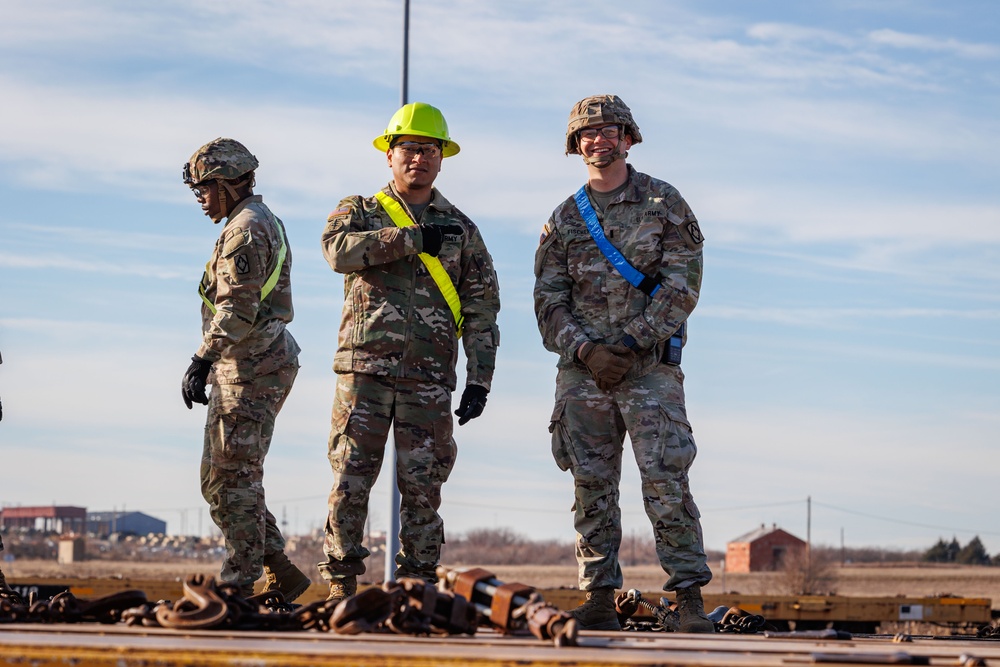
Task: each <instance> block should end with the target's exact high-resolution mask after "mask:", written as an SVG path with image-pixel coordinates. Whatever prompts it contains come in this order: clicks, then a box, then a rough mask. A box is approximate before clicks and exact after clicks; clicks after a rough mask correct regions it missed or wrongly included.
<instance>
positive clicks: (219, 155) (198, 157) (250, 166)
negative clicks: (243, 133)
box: [183, 137, 260, 222]
mask: <svg viewBox="0 0 1000 667" xmlns="http://www.w3.org/2000/svg"><path fill="white" fill-rule="evenodd" d="M259 165H260V163H259V162H258V161H257V158H256V157H254V155H253V153H251V152H250V151H249V150H247V147H246V146H244V145H243V144H241V143H240V142H238V141H236V140H235V139H227V138H225V137H219V138H218V139H213V140H212V141H210V142H208V143H207V144H205V145H204V146H202V147H201V148H199V149H198V150H196V151H195V152H194V155H192V156H191V159H190V160H188V161H187V162H185V163H184V173H183V178H184V183H185V184H186V185H188V186H189V187H192V188H193V187H195V186H197V185H200V184H202V183H204V182H205V181H209V180H216V181H218V182H219V206H220V209H221V212H220V215H218V216H217V217H213V218H212V220H213V221H214V222H219V221H220V220H222V218H223V217H225V215H226V211H227V205H226V192H227V191H228V192H229V195H230V196H231V197H232V198H233V201H234V202H235V201H238V200H239V195H238V194H237V193H236V188H238V187H242V186H244V185H247V184H248V183H249V184H250V187H251V188H252V187H253V185H254V173H253V172H254V170H255V169H257V167H258V166H259ZM240 179H242V180H240Z"/></svg>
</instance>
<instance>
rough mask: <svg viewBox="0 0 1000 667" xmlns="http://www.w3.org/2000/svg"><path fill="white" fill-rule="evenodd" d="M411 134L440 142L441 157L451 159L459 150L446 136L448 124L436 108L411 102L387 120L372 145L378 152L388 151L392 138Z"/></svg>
mask: <svg viewBox="0 0 1000 667" xmlns="http://www.w3.org/2000/svg"><path fill="white" fill-rule="evenodd" d="M404 134H411V135H414V136H417V137H430V138H432V139H438V140H439V141H440V142H441V155H442V156H443V157H451V156H452V155H457V154H458V151H459V150H461V149H460V148H459V147H458V144H456V143H455V142H454V141H452V140H451V137H449V136H448V123H447V122H445V120H444V115H443V114H442V113H441V111H440V110H438V108H437V107H432V106H431V105H429V104H424V103H423V102H411V103H409V104H407V105H405V106H403V107H401V108H400V109H399V111H397V112H396V113H394V114H393V115H392V118H390V119H389V125H388V126H386V128H385V132H383V133H382V134H380V135H379V136H377V137H375V140H374V141H372V145H373V146H375V148H377V149H378V150H379V151H381V152H383V153H384V152H386V151H387V150H389V144H390V143H392V138H393V137H398V136H401V135H404Z"/></svg>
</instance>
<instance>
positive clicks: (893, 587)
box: [3, 560, 1000, 609]
mask: <svg viewBox="0 0 1000 667" xmlns="http://www.w3.org/2000/svg"><path fill="white" fill-rule="evenodd" d="M299 566H300V567H302V568H303V570H305V571H307V573H308V574H310V575H311V576H312V577H313V580H314V581H316V582H320V581H321V580H320V578H319V575H318V573H317V572H315V570H313V571H309V570H308V569H307V566H306V565H305V564H303V563H299ZM482 567H485V568H486V569H488V570H490V571H492V572H494V573H495V574H496V576H497V578H499V579H500V580H502V581H517V582H521V583H525V584H529V585H531V586H535V587H537V588H542V589H545V588H575V587H576V568H575V567H571V566H534V565H517V566H513V565H496V566H490V565H483V566H482ZM3 570H4V572H5V573H6V575H7V577H8V579H11V580H14V581H16V580H18V579H23V578H31V577H46V578H48V577H125V578H130V579H159V578H169V579H183V578H184V577H185V576H186V575H189V574H194V573H199V572H200V573H204V574H210V575H215V574H217V573H218V571H219V564H218V563H205V562H197V563H184V562H180V563H147V562H134V563H130V562H120V561H99V560H92V561H84V562H81V563H74V564H72V565H59V564H58V563H56V562H55V561H50V560H17V561H14V562H10V563H4V564H3ZM373 574H376V575H377V574H380V573H373ZM624 574H625V588H638V589H639V590H641V591H644V592H647V593H653V592H655V591H658V590H659V589H660V588H661V587H662V584H663V581H664V577H663V573H662V572H661V571H660V570H659V568H658V567H655V566H640V567H627V568H625V569H624ZM829 574H830V578H829V580H828V581H827V582H826V583H827V584H828V585H827V587H826V589H825V590H823V592H826V593H831V594H837V595H848V596H907V597H937V596H945V595H951V596H957V597H977V598H989V599H991V600H992V601H993V608H994V609H1000V567H977V566H959V565H953V566H949V565H927V564H921V565H915V564H913V565H908V566H898V565H897V566H883V567H875V566H848V567H833V568H831V569H830V571H829ZM372 581H375V580H374V579H373V580H372ZM705 592H706V593H723V592H737V593H743V594H756V595H781V594H788V593H792V592H793V591H791V590H789V586H788V577H787V575H785V574H784V573H781V572H768V573H764V572H761V573H751V574H733V573H726V574H722V573H719V572H717V573H716V577H715V579H714V580H713V581H712V583H711V584H709V586H708V587H707V588H706V590H705Z"/></svg>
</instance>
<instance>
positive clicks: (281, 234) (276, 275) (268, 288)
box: [198, 220, 288, 315]
mask: <svg viewBox="0 0 1000 667" xmlns="http://www.w3.org/2000/svg"><path fill="white" fill-rule="evenodd" d="M274 226H275V227H277V228H278V238H280V239H281V247H280V248H279V249H278V263H277V264H276V265H275V266H274V271H271V275H269V276H268V277H267V281H266V282H265V283H264V286H263V287H261V288H260V300H261V301H263V300H264V299H266V298H267V295H268V294H270V293H271V292H272V291H273V290H274V286H275V285H277V284H278V279H280V278H281V267H283V266H284V265H285V256H286V255H288V244H287V243H285V231H284V230H283V229H282V228H281V225H280V224H278V221H277V220H275V221H274ZM211 263H212V262H211V260H209V261H208V262H206V263H205V275H204V277H202V279H201V283H199V284H198V294H199V295H201V300H202V301H204V302H205V305H206V306H208V309H209V310H210V311H212V314H213V315H215V313H217V312H218V309H216V307H215V304H214V303H212V301H211V300H210V299H209V298H208V295H207V294H205V283H206V282H208V281H207V278H208V269H209V265H210V264H211Z"/></svg>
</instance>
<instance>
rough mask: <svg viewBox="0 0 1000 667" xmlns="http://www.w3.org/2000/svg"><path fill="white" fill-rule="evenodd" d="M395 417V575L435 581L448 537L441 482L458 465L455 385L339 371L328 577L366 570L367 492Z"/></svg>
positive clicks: (332, 452) (326, 549)
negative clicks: (397, 517) (442, 512)
mask: <svg viewBox="0 0 1000 667" xmlns="http://www.w3.org/2000/svg"><path fill="white" fill-rule="evenodd" d="M390 424H391V425H392V428H393V434H394V436H395V440H396V480H397V484H398V486H399V495H400V511H399V514H400V530H399V541H400V551H399V553H398V554H396V558H395V561H396V572H395V578H396V579H399V578H400V577H416V578H419V579H423V580H425V581H430V582H435V581H437V575H436V573H435V569H436V568H437V566H438V564H439V562H440V559H441V545H442V544H443V543H444V521H443V520H442V518H441V515H440V514H438V508H440V507H441V486H442V485H443V484H444V483H445V481H447V479H448V476H449V475H450V474H451V470H452V468H453V467H454V465H455V457H456V454H457V447H456V445H455V440H454V439H453V438H452V429H453V424H452V419H451V390H450V389H448V388H447V387H446V386H444V385H441V384H437V383H428V382H418V381H415V380H400V379H395V378H389V377H384V376H377V375H368V374H362V373H345V374H341V375H340V376H339V377H338V380H337V391H336V398H335V399H334V402H333V414H332V418H331V425H332V427H331V431H330V442H329V458H330V466H331V467H332V468H333V488H332V489H331V490H330V500H329V515H328V516H327V521H326V540H325V543H324V545H323V551H324V553H326V561H325V562H323V563H320V564H319V570H320V573H321V574H322V575H323V577H324V578H326V579H327V580H332V579H335V578H341V577H344V576H346V575H358V574H364V572H365V569H366V568H365V563H364V560H365V558H367V557H368V556H369V555H370V552H369V551H368V549H366V548H365V547H364V546H363V545H362V539H363V537H364V527H365V519H366V517H367V515H368V497H369V494H370V493H371V489H372V486H374V484H375V480H376V478H377V477H378V474H379V470H380V469H381V467H382V459H383V458H384V455H385V444H386V440H387V439H388V436H389V427H390Z"/></svg>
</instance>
